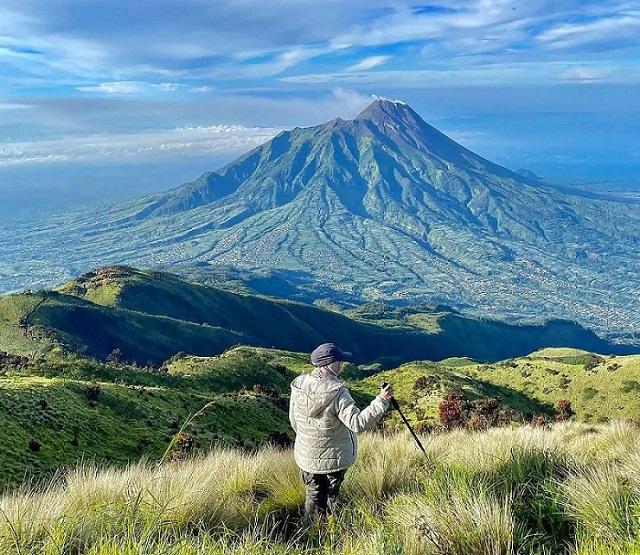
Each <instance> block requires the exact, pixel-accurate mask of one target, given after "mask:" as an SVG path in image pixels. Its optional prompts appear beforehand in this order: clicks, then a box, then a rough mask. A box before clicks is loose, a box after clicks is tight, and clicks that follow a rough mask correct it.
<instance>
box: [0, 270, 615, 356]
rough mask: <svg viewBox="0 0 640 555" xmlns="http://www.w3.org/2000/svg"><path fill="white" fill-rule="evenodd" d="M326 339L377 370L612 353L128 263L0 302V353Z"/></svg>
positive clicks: (208, 352)
mask: <svg viewBox="0 0 640 555" xmlns="http://www.w3.org/2000/svg"><path fill="white" fill-rule="evenodd" d="M332 340H333V341H339V342H340V343H342V344H344V345H348V346H349V349H350V350H352V351H353V352H354V355H355V358H356V360H357V362H358V363H367V364H375V363H377V364H378V367H379V368H391V367H394V366H397V365H399V364H401V363H403V362H407V361H411V360H439V359H443V358H447V357H451V356H458V357H460V356H469V357H473V358H475V359H476V360H484V361H495V360H500V359H503V358H507V357H512V356H520V355H524V354H526V353H530V352H532V351H535V350H536V349H539V348H541V347H542V346H548V345H557V344H560V345H565V346H575V347H580V348H583V349H587V350H590V351H596V352H611V351H616V352H617V351H618V349H616V348H615V347H614V346H611V345H608V344H607V343H606V342H604V341H602V340H600V339H599V338H598V337H597V336H595V335H594V334H593V333H591V332H589V331H587V330H585V329H584V328H581V327H580V326H578V325H576V324H573V323H570V322H561V321H550V322H548V323H547V324H545V325H541V326H509V325H506V324H503V323H498V322H491V321H485V320H475V319H473V318H468V317H465V316H463V315H460V314H458V313H455V312H452V311H447V310H446V309H445V308H444V307H440V306H430V305H420V306H416V307H412V308H408V307H405V308H392V307H389V306H386V305H383V304H380V303H373V304H368V305H364V306H362V307H360V308H358V309H355V310H352V311H350V312H349V313H347V314H346V315H345V314H340V313H336V312H331V311H329V310H324V309H321V308H318V307H314V306H311V305H307V304H302V303H298V302H292V301H283V300H275V299H266V298H262V297H258V296H255V295H249V294H238V293H231V292H229V291H224V290H222V289H217V288H214V287H207V286H203V285H199V284H196V283H192V282H187V281H184V280H182V279H180V278H178V277H176V276H174V275H171V274H167V273H161V272H156V271H150V270H137V269H134V268H129V267H126V266H110V267H105V268H99V269H96V270H92V271H91V272H88V273H86V274H83V275H82V276H79V277H78V278H76V279H75V280H72V281H70V282H68V283H67V284H66V285H64V286H63V287H61V288H60V289H59V290H57V291H41V292H35V293H22V294H17V295H8V296H4V297H0V350H5V351H8V352H12V353H20V354H24V355H27V356H31V357H32V358H33V357H34V356H37V355H38V354H41V353H43V352H46V351H48V350H51V349H55V348H57V349H63V350H64V351H66V352H75V353H79V354H83V355H88V356H92V357H96V358H98V359H101V360H106V359H107V357H109V356H110V354H111V353H112V352H113V351H114V350H117V351H118V352H119V356H120V358H121V359H122V360H126V361H130V362H135V363H137V364H139V365H149V364H153V365H159V364H161V363H162V362H163V361H164V360H166V359H168V358H170V357H172V356H174V355H175V354H176V353H178V352H188V353H190V354H193V355H200V356H212V355H218V354H220V353H222V352H223V351H224V350H225V349H228V348H229V347H231V346H233V345H238V344H245V345H254V346H259V347H273V348H278V349H286V350H289V351H303V352H308V351H311V350H312V349H313V348H314V347H315V346H317V345H318V344H319V343H322V342H324V341H332Z"/></svg>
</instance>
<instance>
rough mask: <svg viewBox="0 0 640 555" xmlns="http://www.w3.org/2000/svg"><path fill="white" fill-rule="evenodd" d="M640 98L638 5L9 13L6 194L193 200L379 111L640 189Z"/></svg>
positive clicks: (222, 3)
mask: <svg viewBox="0 0 640 555" xmlns="http://www.w3.org/2000/svg"><path fill="white" fill-rule="evenodd" d="M639 85H640V2H639V1H625V0H597V1H596V0H580V1H573V0H562V1H558V0H556V1H551V0H548V1H545V0H527V1H510V2H505V1H501V0H494V1H491V0H459V1H446V2H440V3H434V4H429V3H419V2H409V1H405V0H397V1H394V2H376V1H375V0H366V1H364V0H350V1H349V2H345V1H344V0H323V1H320V0H316V1H311V0H287V1H285V0H269V1H267V2H265V1H264V0H261V1H258V0H153V1H152V0H108V1H107V0H20V2H16V1H15V0H0V194H2V195H3V196H4V203H3V204H4V206H5V207H7V206H9V205H10V204H11V205H12V206H14V207H16V206H19V205H20V203H24V204H29V205H31V204H32V203H33V202H34V199H36V198H43V199H44V198H47V195H49V196H50V195H51V193H52V192H54V191H56V192H57V191H59V192H60V195H58V197H57V198H58V199H59V200H60V199H69V198H70V197H71V196H73V198H74V199H75V200H76V201H77V202H80V201H82V202H85V201H86V202H91V201H95V200H96V199H97V200H101V199H109V198H116V197H122V196H123V195H124V196H126V195H136V194H141V193H144V192H150V191H153V190H159V189H162V188H166V187H169V186H175V185H179V184H180V183H182V182H185V181H187V180H189V179H193V178H195V177H197V175H198V174H199V173H201V172H202V171H206V170H212V169H215V168H217V167H219V166H220V165H221V164H222V163H224V162H226V161H229V160H231V159H233V158H234V157H235V156H237V155H239V154H241V153H242V152H244V151H246V150H248V149H249V148H251V147H253V146H255V145H257V144H259V143H261V142H263V141H265V140H266V139H268V138H269V137H271V136H273V135H274V134H275V133H277V132H278V131H279V130H281V129H284V128H290V127H293V126H308V125H315V124H319V123H323V122H324V121H327V120H329V119H333V118H335V117H337V116H341V117H343V118H349V117H353V116H354V115H356V114H357V113H358V112H359V111H360V110H361V109H362V108H364V106H366V105H367V104H368V103H369V102H370V101H371V100H372V99H373V98H374V97H375V96H384V97H387V98H398V99H402V100H405V101H406V102H408V103H409V104H410V105H411V106H412V107H413V108H414V109H415V110H416V111H417V112H418V113H419V114H420V115H421V116H422V117H423V118H424V119H425V120H426V121H428V122H429V123H431V124H432V125H434V126H435V127H437V128H438V129H440V130H441V131H443V132H445V133H447V134H448V135H450V136H451V137H452V138H454V139H455V140H458V141H459V142H461V143H462V144H463V145H464V146H466V147H467V148H470V149H471V150H474V151H476V152H478V153H479V154H481V155H483V156H485V157H487V158H490V159H491V160H493V161H496V162H498V163H501V164H504V165H506V166H508V167H510V168H512V169H517V168H520V167H525V168H528V169H531V170H533V171H535V172H537V173H539V174H541V175H543V176H545V177H547V178H552V179H560V180H562V179H566V180H584V181H589V180H592V181H598V180H610V181H615V182H620V183H626V184H629V185H630V186H633V185H634V184H638V186H639V187H640V141H639V140H638V138H639V137H640V133H639V131H640V94H639V93H640V86H639ZM61 202H62V200H61ZM64 202H66V200H65V201H64ZM63 204H64V203H63ZM47 205H49V206H50V205H51V204H50V203H48V204H47Z"/></svg>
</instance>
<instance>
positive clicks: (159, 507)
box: [0, 422, 640, 555]
mask: <svg viewBox="0 0 640 555" xmlns="http://www.w3.org/2000/svg"><path fill="white" fill-rule="evenodd" d="M423 443H424V445H425V449H426V452H427V453H426V456H425V455H423V454H422V453H421V452H420V451H418V450H416V449H415V447H414V446H413V444H412V442H411V441H410V438H409V437H408V435H407V434H397V435H393V436H390V435H378V434H375V433H365V434H363V436H362V437H361V442H360V447H361V448H360V454H359V458H358V460H357V462H356V464H355V465H354V467H353V468H352V469H351V470H350V471H349V472H348V473H347V479H346V482H345V484H344V486H343V492H342V493H343V502H344V505H343V508H342V510H341V512H340V514H339V515H337V516H336V517H333V518H331V519H330V521H329V523H328V524H326V525H325V526H323V527H320V528H317V527H315V526H313V525H309V524H308V523H306V522H305V521H304V520H301V518H300V512H301V509H302V504H303V499H304V488H303V485H302V481H301V480H300V477H299V473H298V469H297V467H296V466H295V464H294V462H293V457H292V454H291V452H290V451H288V450H285V451H278V450H274V449H273V448H266V449H261V450H259V451H257V452H254V453H247V452H244V451H238V450H235V449H230V448H224V449H223V448H217V449H215V450H213V451H212V452H211V453H209V454H207V455H205V456H203V457H199V458H196V459H194V460H188V461H183V462H180V463H177V464H164V465H155V464H147V463H137V464H134V465H132V466H130V467H128V468H126V469H120V470H117V469H110V468H105V467H102V468H101V467H95V466H93V465H91V464H86V463H85V464H84V465H82V466H80V467H78V468H77V469H76V470H72V471H70V472H69V473H67V474H66V475H64V476H59V477H58V478H57V479H56V480H54V481H53V482H52V483H51V484H50V485H49V486H46V487H39V488H33V489H32V488H29V487H24V488H22V489H20V490H16V491H14V492H12V493H6V494H5V495H3V496H0V509H1V510H2V513H1V514H2V518H0V552H2V553H3V554H6V555H50V554H52V553H60V554H62V553H83V554H90V555H122V554H127V555H134V554H135V555H142V554H145V555H211V554H225V555H226V554H236V555H240V554H242V555H249V554H255V555H257V554H288V555H294V554H300V555H316V554H317V555H320V554H329V553H331V554H337V555H383V554H384V555H387V554H390V553H393V554H403V555H422V554H427V555H514V554H527V555H545V554H554V555H596V554H605V553H606V554H610V555H632V554H636V553H638V551H639V550H640V541H639V540H638V537H639V532H640V517H639V516H638V515H640V450H639V448H638V445H640V430H639V429H638V428H636V427H634V426H631V425H629V424H625V423H622V422H617V423H613V424H608V425H595V426H594V425H585V424H576V423H568V424H565V423H563V424H556V425H554V426H553V427H550V428H532V427H528V426H524V427H519V428H513V429H510V428H502V429H492V430H489V431H486V432H482V433H478V432H474V433H472V432H453V433H447V434H436V435H429V436H423Z"/></svg>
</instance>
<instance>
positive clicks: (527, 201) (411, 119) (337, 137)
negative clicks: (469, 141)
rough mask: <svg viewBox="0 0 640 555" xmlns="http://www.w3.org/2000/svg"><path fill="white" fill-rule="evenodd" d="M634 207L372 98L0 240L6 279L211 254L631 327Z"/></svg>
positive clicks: (392, 293)
mask: <svg viewBox="0 0 640 555" xmlns="http://www.w3.org/2000/svg"><path fill="white" fill-rule="evenodd" d="M550 140H551V138H550ZM639 208H640V204H638V202H636V201H633V200H626V201H625V200H615V199H611V198H605V197H600V196H598V195H595V194H589V193H585V192H580V191H576V190H571V189H568V188H566V189H563V188H561V187H557V186H553V185H550V184H546V183H544V182H541V181H537V180H533V179H529V178H527V177H524V176H521V175H519V174H517V173H515V172H512V171H510V170H507V169H506V168H503V167H501V166H498V165H496V164H493V163H491V162H489V161H487V160H485V159H484V158H482V157H480V156H478V155H476V154H474V153H473V152H471V151H470V150H468V149H466V148H464V147H462V146H461V145H459V144H458V143H456V142H455V141H453V140H452V139H450V138H448V137H446V136H445V135H443V134H442V133H440V132H439V131H438V130H436V129H435V128H433V127H432V126H430V125H428V124H427V123H426V122H424V121H423V120H422V119H421V118H420V116H419V115H418V114H417V113H416V112H415V111H414V110H412V109H411V108H410V107H409V106H408V105H406V104H404V103H402V102H398V101H388V100H377V101H375V102H373V103H372V104H371V105H370V106H368V107H367V108H366V109H365V110H364V111H363V112H361V113H360V114H358V115H357V116H356V117H355V118H354V119H352V120H342V119H335V120H332V121H330V122H328V123H326V124H324V125H319V126H315V127H311V128H304V129H301V128H295V129H292V130H290V131H285V132H282V133H280V134H279V135H278V136H276V137H275V138H273V139H272V140H270V141H268V142H267V143H265V144H264V145H262V146H259V147H258V148H255V149H253V150H252V151H250V152H248V153H246V154H245V155H243V156H241V157H240V158H238V159H237V160H235V161H234V162H232V163H230V164H228V165H227V166H225V167H223V168H221V169H219V170H218V171H215V172H209V173H206V174H204V175H202V176H201V177H200V178H198V179H197V180H195V181H194V182H192V183H188V184H185V185H183V186H180V187H177V188H175V189H173V190H170V191H168V192H165V193H162V194H158V195H154V196H151V197H146V198H144V199H140V200H137V201H135V202H131V203H127V204H125V205H120V206H118V207H111V208H108V209H107V208H105V209H104V210H102V211H100V212H99V213H97V214H91V215H90V216H88V217H80V218H76V219H66V220H64V221H58V222H51V223H50V224H49V225H47V226H42V227H41V228H40V229H36V230H34V229H19V228H18V229H11V230H8V231H7V233H9V235H7V234H5V235H4V239H0V253H1V254H2V255H3V256H4V259H5V260H7V261H8V263H9V264H11V268H12V275H13V276H14V278H13V282H9V283H14V284H15V283H16V282H19V283H22V284H24V283H25V282H26V280H27V279H28V275H29V274H32V273H33V261H34V260H44V263H41V264H40V268H41V269H42V271H41V276H46V278H45V277H41V278H40V280H39V281H40V282H42V281H43V280H44V279H49V280H52V279H59V278H60V276H61V275H66V276H68V275H69V274H73V273H76V274H77V273H80V271H84V270H85V269H86V268H87V267H93V266H101V265H104V264H107V263H109V264H110V263H123V262H125V263H128V264H132V265H135V266H143V267H149V266H156V265H162V264H177V265H181V264H186V263H188V264H200V265H207V264H213V265H216V266H218V265H224V266H229V267H232V268H238V269H240V270H251V271H253V270H256V269H257V270H260V269H268V270H269V271H272V272H275V275H276V277H277V278H278V279H281V280H284V281H286V282H288V283H290V284H291V286H292V290H295V289H296V288H297V287H298V286H300V285H302V286H303V288H304V289H305V291H307V293H308V292H309V290H310V289H311V290H314V289H315V291H316V293H315V294H316V298H320V297H322V298H329V299H337V300H345V301H349V302H358V301H362V300H374V299H379V300H385V301H389V302H394V303H401V304H409V303H413V302H415V301H433V302H439V303H442V304H446V305H449V306H453V307H455V308H458V309H460V310H464V311H466V312H470V313H473V314H476V315H482V316H489V317H496V318H502V319H507V320H509V319H510V320H512V321H520V322H522V321H528V320H530V319H532V318H533V319H536V320H538V321H539V320H544V319H547V318H550V317H559V318H567V319H571V320H576V321H579V322H582V323H585V324H587V325H589V326H590V327H591V328H592V329H594V330H596V331H598V332H600V333H601V334H606V335H609V336H615V335H619V336H622V335H627V336H630V337H631V336H633V334H634V333H635V331H637V330H638V327H639V326H640V316H638V315H639V314H640V296H639V295H638V294H637V293H638V290H639V289H640V284H639V282H638V278H637V275H638V271H637V270H638V264H639V263H638V260H640V246H639V245H640V210H639ZM17 237H19V239H17ZM619 339H620V337H619ZM627 339H628V337H627Z"/></svg>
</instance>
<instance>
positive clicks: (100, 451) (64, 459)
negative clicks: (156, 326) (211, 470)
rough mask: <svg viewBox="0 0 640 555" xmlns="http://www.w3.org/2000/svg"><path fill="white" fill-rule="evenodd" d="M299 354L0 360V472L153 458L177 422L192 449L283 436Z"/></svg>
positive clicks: (37, 472)
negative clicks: (154, 361) (159, 361)
mask: <svg viewBox="0 0 640 555" xmlns="http://www.w3.org/2000/svg"><path fill="white" fill-rule="evenodd" d="M286 365H290V366H291V367H292V368H295V369H297V368H300V367H301V366H302V362H301V360H300V357H299V356H298V355H295V354H293V353H283V352H278V351H265V350H261V349H253V348H235V349H232V350H230V351H228V352H226V353H224V354H223V355H221V356H219V357H215V358H201V357H199V358H194V357H189V356H186V355H185V356H181V357H176V358H174V359H172V360H170V361H167V363H166V364H165V365H164V366H163V367H162V368H161V369H159V370H157V369H151V368H140V367H135V366H128V365H124V364H114V365H109V364H104V363H99V362H96V361H92V360H89V359H83V358H79V357H76V356H75V355H58V356H53V355H52V356H49V357H48V358H46V359H39V360H37V361H33V362H29V363H27V364H22V361H21V364H20V365H19V366H11V367H3V375H0V443H1V444H2V445H3V446H4V448H3V450H2V454H1V455H0V475H2V477H3V480H4V481H5V482H6V481H11V482H15V481H19V480H23V479H24V478H25V476H27V477H29V476H33V477H36V478H41V477H43V476H47V475H50V474H51V473H53V472H54V471H56V470H57V469H59V468H62V467H69V466H70V465H74V464H75V463H76V462H77V461H78V460H81V459H84V460H87V459H89V460H96V461H110V462H111V463H119V464H123V463H126V462H130V461H136V460H139V459H140V458H141V457H149V458H152V459H156V460H157V459H159V458H160V457H161V456H162V454H163V453H164V451H165V449H166V447H167V445H168V444H169V442H170V441H171V440H172V438H173V437H174V436H175V435H176V434H177V433H178V431H179V429H180V427H181V425H182V423H183V422H184V421H185V420H186V419H187V418H188V417H189V416H190V415H193V414H194V413H196V412H197V411H199V410H200V409H201V408H202V407H203V406H204V405H205V404H207V403H209V402H212V404H211V405H210V406H209V407H208V408H207V410H206V411H204V412H203V413H202V415H200V416H198V418H196V419H195V420H194V421H193V423H192V424H191V425H190V426H189V428H188V429H187V430H186V433H188V434H190V436H192V437H193V439H194V441H195V448H196V450H199V451H202V450H207V449H209V448H210V447H211V445H214V444H215V445H230V446H242V447H245V448H254V447H256V446H259V445H264V444H265V443H267V442H269V441H274V442H277V443H283V442H285V443H286V442H287V441H288V440H287V437H288V435H290V434H291V430H290V427H289V421H288V417H287V401H286V398H285V397H283V395H286V394H288V391H289V384H290V382H291V380H292V379H293V378H294V377H295V373H294V371H292V370H291V369H289V367H288V366H286Z"/></svg>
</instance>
